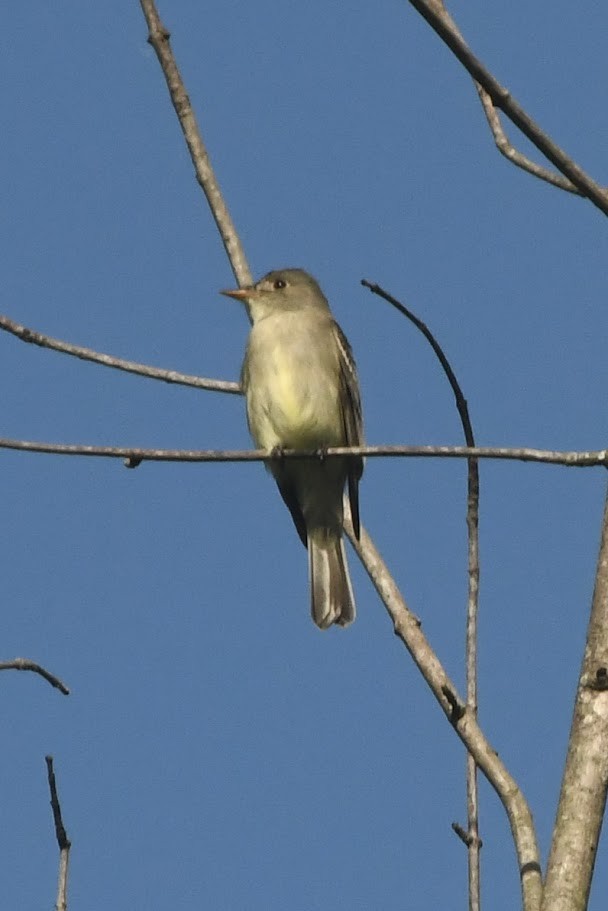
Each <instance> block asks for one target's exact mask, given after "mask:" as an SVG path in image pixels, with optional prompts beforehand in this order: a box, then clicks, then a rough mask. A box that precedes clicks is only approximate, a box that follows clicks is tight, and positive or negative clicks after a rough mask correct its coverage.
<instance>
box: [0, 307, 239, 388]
mask: <svg viewBox="0 0 608 911" xmlns="http://www.w3.org/2000/svg"><path fill="white" fill-rule="evenodd" d="M0 329H3V330H4V331H5V332H10V334H11V335H14V336H15V338H18V339H20V340H21V341H22V342H28V343H29V344H32V345H38V346H39V347H40V348H49V349H50V350H51V351H60V352H61V353H62V354H69V355H71V356H72V357H78V358H80V360H83V361H92V362H93V363H95V364H102V365H103V366H104V367H114V368H115V369H116V370H125V371H126V372H127V373H136V374H139V375H140V376H147V377H149V378H151V379H154V380H163V381H164V382H165V383H177V384H179V385H181V386H194V387H195V388H196V389H209V390H211V391H212V392H228V393H231V394H232V395H240V394H241V391H242V390H241V386H240V384H239V383H232V382H230V381H229V380H209V379H205V378H204V377H201V376H192V375H190V374H188V373H178V372H177V371H176V370H162V369H161V368H160V367H150V366H149V365H148V364H139V363H137V362H136V361H127V360H125V359H124V358H120V357H114V356H113V355H111V354H102V353H101V352H99V351H93V349H92V348H83V347H82V346H81V345H72V344H71V342H64V341H62V340H61V339H58V338H51V336H50V335H43V334H42V333H41V332H36V331H35V330H34V329H28V328H27V326H22V325H21V324H20V323H16V322H15V321H14V320H12V319H9V317H8V316H1V315H0Z"/></svg>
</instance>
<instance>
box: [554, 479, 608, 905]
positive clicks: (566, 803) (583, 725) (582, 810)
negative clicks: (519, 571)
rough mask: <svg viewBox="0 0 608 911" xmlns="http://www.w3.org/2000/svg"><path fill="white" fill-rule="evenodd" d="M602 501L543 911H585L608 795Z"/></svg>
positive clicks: (606, 525) (606, 537)
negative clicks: (594, 569) (584, 639)
mask: <svg viewBox="0 0 608 911" xmlns="http://www.w3.org/2000/svg"><path fill="white" fill-rule="evenodd" d="M607 668H608V496H607V498H606V506H605V509H604V521H603V526H602V539H601V544H600V552H599V557H598V562H597V572H596V577H595V589H594V592H593V602H592V605H591V616H590V619H589V626H588V629H587V642H586V645H585V654H584V657H583V662H582V667H581V674H580V678H579V686H578V692H577V696H576V703H575V706H574V717H573V720H572V729H571V731H570V740H569V743H568V755H567V758H566V768H565V771H564V777H563V781H562V788H561V794H560V798H559V805H558V808H557V818H556V823H555V828H554V832H553V843H552V845H551V852H550V855H549V862H548V864H547V875H546V880H545V891H544V895H543V904H542V908H543V911H585V909H586V908H587V902H588V899H589V890H590V887H591V878H592V876H593V867H594V864H595V857H596V852H597V846H598V841H599V837H600V832H601V828H602V820H603V818H604V811H605V808H606V792H607V790H608V671H607Z"/></svg>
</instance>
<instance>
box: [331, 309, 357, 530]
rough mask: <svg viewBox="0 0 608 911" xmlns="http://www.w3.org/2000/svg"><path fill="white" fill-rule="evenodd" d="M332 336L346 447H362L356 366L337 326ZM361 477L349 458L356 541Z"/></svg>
mask: <svg viewBox="0 0 608 911" xmlns="http://www.w3.org/2000/svg"><path fill="white" fill-rule="evenodd" d="M333 331H334V336H335V339H336V344H337V347H338V359H339V363H340V386H341V388H340V404H341V410H342V425H343V427H344V436H345V439H346V445H347V446H362V445H363V416H362V412H361V394H360V392H359V381H358V380H357V367H356V365H355V359H354V357H353V352H352V350H351V347H350V345H349V343H348V340H347V338H346V336H345V335H344V333H343V332H342V330H341V329H340V327H339V325H338V324H337V323H336V322H334V324H333ZM362 474H363V459H362V458H361V456H352V457H351V458H350V459H349V467H348V498H349V501H350V511H351V514H352V520H353V529H354V532H355V537H356V538H357V540H358V539H359V532H360V521H359V479H360V478H361V475H362Z"/></svg>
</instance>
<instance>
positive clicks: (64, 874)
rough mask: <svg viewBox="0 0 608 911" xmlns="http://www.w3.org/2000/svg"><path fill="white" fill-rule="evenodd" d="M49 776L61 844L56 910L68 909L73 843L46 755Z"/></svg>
mask: <svg viewBox="0 0 608 911" xmlns="http://www.w3.org/2000/svg"><path fill="white" fill-rule="evenodd" d="M45 762H46V771H47V778H48V782H49V790H50V792H51V808H52V810H53V821H54V823H55V835H56V837H57V844H58V845H59V876H58V885H57V901H56V903H55V908H56V911H67V907H68V864H69V860H70V848H71V847H72V844H71V842H70V839H69V838H68V836H67V832H66V830H65V826H64V825H63V819H62V816H61V804H60V803H59V796H58V794H57V782H56V781H55V770H54V769H53V757H52V756H45Z"/></svg>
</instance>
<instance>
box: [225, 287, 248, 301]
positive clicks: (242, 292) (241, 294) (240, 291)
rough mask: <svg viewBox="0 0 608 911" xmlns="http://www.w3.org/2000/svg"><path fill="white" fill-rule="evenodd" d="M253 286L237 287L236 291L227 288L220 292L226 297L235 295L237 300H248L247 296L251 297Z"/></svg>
mask: <svg viewBox="0 0 608 911" xmlns="http://www.w3.org/2000/svg"><path fill="white" fill-rule="evenodd" d="M252 292H253V288H235V289H234V291H232V290H230V289H227V290H224V291H220V294H223V295H224V296H225V297H233V298H234V299H235V300H237V301H243V303H246V302H247V298H248V297H251V294H252Z"/></svg>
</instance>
